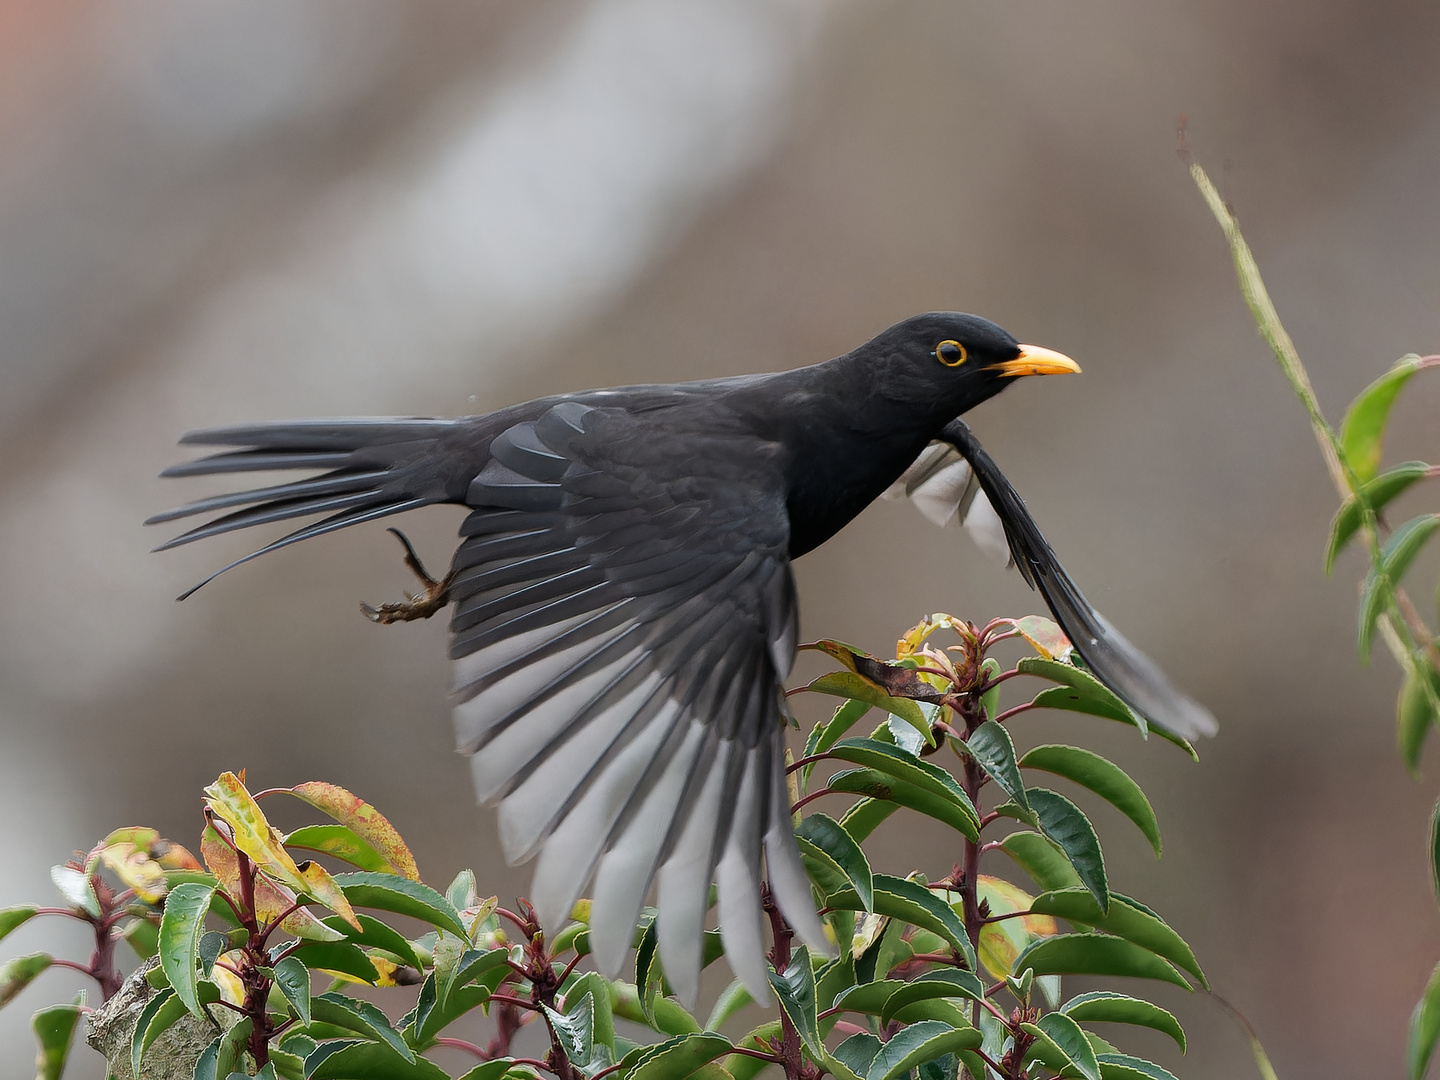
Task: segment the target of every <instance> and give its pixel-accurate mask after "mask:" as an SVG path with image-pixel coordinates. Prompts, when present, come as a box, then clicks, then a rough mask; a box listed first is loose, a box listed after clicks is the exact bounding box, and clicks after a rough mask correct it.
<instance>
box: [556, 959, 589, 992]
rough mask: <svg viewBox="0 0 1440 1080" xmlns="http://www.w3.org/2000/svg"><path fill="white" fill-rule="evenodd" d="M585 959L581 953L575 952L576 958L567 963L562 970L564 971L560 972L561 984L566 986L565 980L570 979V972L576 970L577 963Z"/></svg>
mask: <svg viewBox="0 0 1440 1080" xmlns="http://www.w3.org/2000/svg"><path fill="white" fill-rule="evenodd" d="M583 959H584V957H583V956H581V955H580V954H579V953H578V952H577V953H576V954H575V959H574V960H571V961H570V962H569V963H568V964H566V965H565V970H564V971H562V972H560V985H561V986H564V985H565V980H566V979H568V978H569V977H570V973H571V972H572V971H574V970H575V965H576V964H578V963H580V961H581V960H583Z"/></svg>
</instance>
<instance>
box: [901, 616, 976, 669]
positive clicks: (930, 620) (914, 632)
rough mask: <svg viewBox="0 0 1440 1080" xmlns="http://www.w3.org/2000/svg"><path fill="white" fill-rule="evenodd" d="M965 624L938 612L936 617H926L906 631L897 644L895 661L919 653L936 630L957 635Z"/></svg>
mask: <svg viewBox="0 0 1440 1080" xmlns="http://www.w3.org/2000/svg"><path fill="white" fill-rule="evenodd" d="M963 625H964V623H963V622H962V620H960V619H957V618H955V616H953V615H945V614H943V613H940V612H937V613H935V614H934V615H926V616H925V618H923V619H921V620H920V621H919V622H918V623H916V624H915V625H914V626H912V627H911V628H910V629H909V630H906V631H905V633H904V634H902V635H901V636H900V640H899V641H897V642H896V643H895V659H896V660H904V659H905V658H906V657H907V656H912V655H914V654H915V653H916V652H918V651H919V649H920V645H921V643H923V642H924V640H925V639H926V638H928V637H929V636H930V635H931V634H933V633H935V631H936V630H942V629H950V630H954V631H955V632H956V633H959V632H960V627H961V626H963Z"/></svg>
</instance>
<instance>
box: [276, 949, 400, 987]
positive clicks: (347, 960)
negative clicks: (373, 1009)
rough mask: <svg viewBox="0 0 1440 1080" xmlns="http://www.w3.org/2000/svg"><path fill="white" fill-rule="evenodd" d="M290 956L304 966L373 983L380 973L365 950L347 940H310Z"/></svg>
mask: <svg viewBox="0 0 1440 1080" xmlns="http://www.w3.org/2000/svg"><path fill="white" fill-rule="evenodd" d="M290 955H291V956H294V957H296V958H297V959H299V960H300V961H302V962H303V963H304V964H305V966H306V967H310V968H315V969H317V970H319V971H336V972H339V973H340V974H342V975H349V976H350V977H351V978H354V979H359V980H361V981H362V982H367V983H370V984H371V985H372V986H373V985H374V984H375V981H376V979H378V978H379V977H380V973H379V972H378V971H376V970H375V965H374V964H372V963H371V962H370V958H369V957H368V956H366V955H365V950H364V949H362V948H360V947H359V946H358V945H352V944H350V942H348V941H312V942H307V943H306V944H304V945H302V946H300V948H298V949H296V950H295V951H294V952H293V953H291V954H290Z"/></svg>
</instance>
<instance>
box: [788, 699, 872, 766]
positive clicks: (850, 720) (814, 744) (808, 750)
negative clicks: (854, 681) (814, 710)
mask: <svg viewBox="0 0 1440 1080" xmlns="http://www.w3.org/2000/svg"><path fill="white" fill-rule="evenodd" d="M870 707H871V706H870V703H869V702H868V701H856V700H851V701H846V702H844V703H843V704H841V705H840V706H839V707H837V708H836V710H835V713H834V715H833V716H831V717H830V719H829V720H823V721H821V722H820V723H818V724H816V725H815V729H814V730H813V731H811V732H810V738H808V739H806V740H805V756H806V757H814V756H815V755H816V754H823V753H826V752H827V751H828V750H829V749H830V748H831V747H832V746H834V745H835V744H836V743H837V742H839V741H840V740H841V739H843V738H844V737H845V733H846V732H847V731H849V730H850V729H851V728H852V727H854V726H855V725H856V724H857V723H859V722H860V721H861V720H862V719H864V717H865V714H866V713H868V712H869V711H870ZM815 764H816V763H815V762H813V761H812V762H810V764H808V765H802V766H801V767H800V782H801V783H802V784H803V785H806V786H808V785H809V783H810V774H811V773H812V772H814V771H815Z"/></svg>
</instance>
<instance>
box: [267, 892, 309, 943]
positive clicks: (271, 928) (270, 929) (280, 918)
mask: <svg viewBox="0 0 1440 1080" xmlns="http://www.w3.org/2000/svg"><path fill="white" fill-rule="evenodd" d="M306 903H307V901H304V900H296V901H295V902H294V903H293V904H291V905H290V906H289V907H288V908H286V909H285V910H284V911H282V912H281V913H280V914H279V915H276V916H275V918H273V919H271V920H270V921H269V922H268V923H266V924H265V928H264V929H263V930H261V931H260V936H259V938H258V939H257V940H256V945H257V946H258V947H259V948H262V949H263V948H264V947H265V942H267V941H268V940H270V935H271V934H273V933H274V932H275V929H276V927H278V926H279V925H280V924H281V923H282V922H284V921H285V920H286V919H288V918H289V917H290V916H291V915H294V914H295V912H297V911H299V910H300V909H301V908H302V907H304V906H305V904H306Z"/></svg>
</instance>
